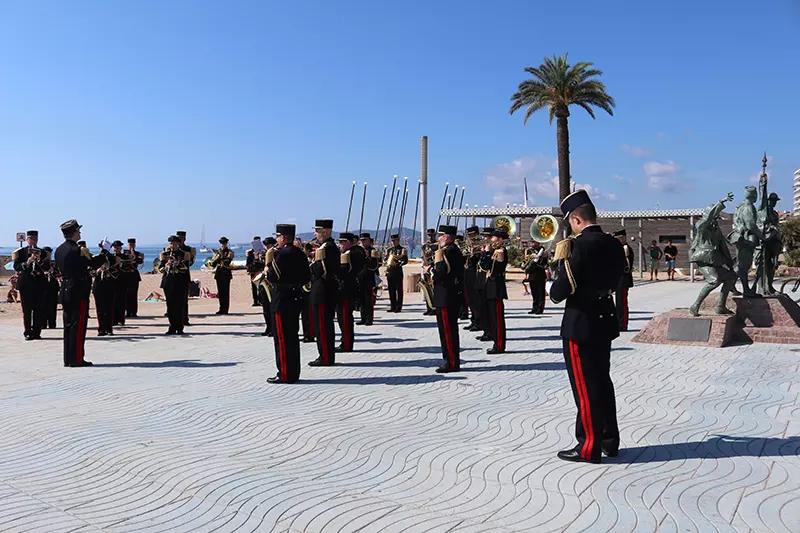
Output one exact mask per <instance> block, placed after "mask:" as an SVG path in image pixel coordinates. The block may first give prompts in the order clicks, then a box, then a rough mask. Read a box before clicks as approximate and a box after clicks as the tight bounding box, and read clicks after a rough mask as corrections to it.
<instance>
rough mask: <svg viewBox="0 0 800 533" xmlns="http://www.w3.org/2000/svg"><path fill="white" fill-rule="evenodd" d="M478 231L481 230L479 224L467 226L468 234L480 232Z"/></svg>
mask: <svg viewBox="0 0 800 533" xmlns="http://www.w3.org/2000/svg"><path fill="white" fill-rule="evenodd" d="M478 231H480V230H479V229H478V226H470V227H468V228H467V234H470V233H478Z"/></svg>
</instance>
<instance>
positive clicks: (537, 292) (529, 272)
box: [525, 241, 548, 315]
mask: <svg viewBox="0 0 800 533" xmlns="http://www.w3.org/2000/svg"><path fill="white" fill-rule="evenodd" d="M547 261H548V254H547V250H545V248H544V246H542V244H541V243H539V242H536V241H534V243H533V248H532V249H531V253H530V256H529V257H528V262H527V264H526V265H525V276H526V278H527V280H528V283H529V285H530V288H531V300H532V301H533V303H532V307H531V310H530V311H528V314H530V315H541V314H542V313H544V305H545V299H546V297H545V294H546V292H547V291H546V285H547Z"/></svg>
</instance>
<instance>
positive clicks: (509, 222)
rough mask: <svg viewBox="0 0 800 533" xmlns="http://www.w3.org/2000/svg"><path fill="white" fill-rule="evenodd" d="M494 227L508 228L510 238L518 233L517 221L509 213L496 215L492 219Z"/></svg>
mask: <svg viewBox="0 0 800 533" xmlns="http://www.w3.org/2000/svg"><path fill="white" fill-rule="evenodd" d="M492 227H493V228H495V229H504V230H506V232H507V233H508V238H509V239H510V238H511V237H513V236H514V235H516V234H517V223H516V221H515V220H514V219H513V218H511V217H510V216H508V215H500V216H497V217H494V218H493V219H492Z"/></svg>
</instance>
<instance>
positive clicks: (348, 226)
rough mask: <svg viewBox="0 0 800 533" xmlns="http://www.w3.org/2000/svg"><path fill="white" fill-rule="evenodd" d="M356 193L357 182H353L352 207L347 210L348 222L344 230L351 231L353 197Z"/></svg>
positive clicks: (351, 190)
mask: <svg viewBox="0 0 800 533" xmlns="http://www.w3.org/2000/svg"><path fill="white" fill-rule="evenodd" d="M355 193H356V182H355V181H354V182H353V188H352V189H350V207H348V208H347V222H346V223H345V225H344V230H345V231H347V230H349V229H350V212H351V211H352V210H353V195H354V194H355Z"/></svg>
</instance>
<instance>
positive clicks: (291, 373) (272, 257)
mask: <svg viewBox="0 0 800 533" xmlns="http://www.w3.org/2000/svg"><path fill="white" fill-rule="evenodd" d="M275 234H276V236H277V238H278V247H277V250H275V249H273V250H270V251H269V252H267V256H266V262H267V280H268V281H269V282H270V284H271V285H272V287H273V293H272V303H271V305H272V313H273V316H274V321H275V335H274V336H273V339H274V340H275V366H276V367H277V368H278V374H277V375H276V376H274V377H271V378H269V379H267V382H268V383H294V382H295V381H297V380H298V379H300V339H299V338H298V332H297V327H298V319H299V315H300V307H301V306H302V305H303V303H302V300H303V292H304V291H303V287H304V286H305V285H306V284H307V283H308V281H309V279H310V273H309V269H308V258H307V256H306V254H305V253H304V252H303V251H302V250H300V249H299V248H297V247H296V246H294V245H293V244H292V240H293V239H294V235H295V226H294V224H278V225H277V226H275Z"/></svg>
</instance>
